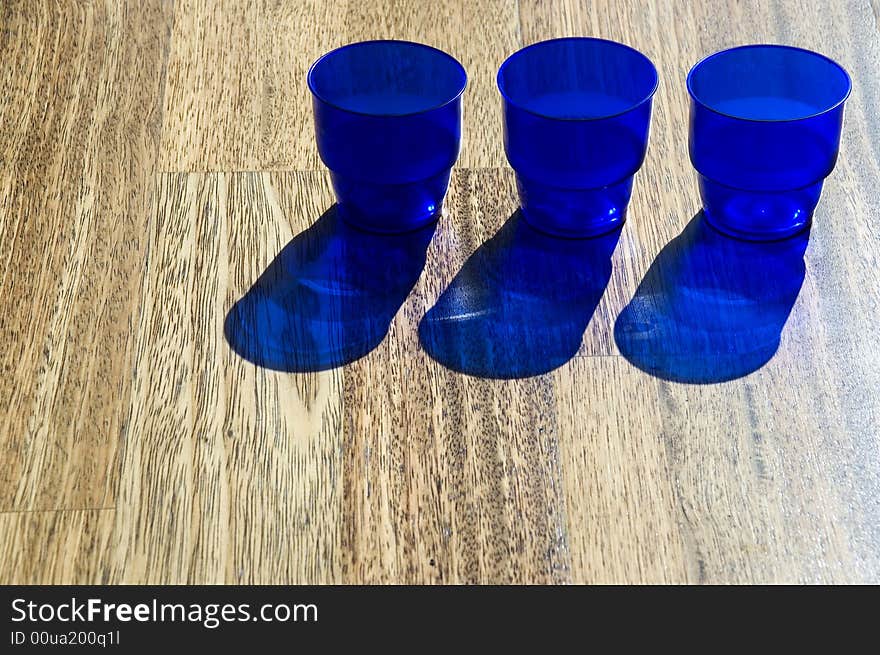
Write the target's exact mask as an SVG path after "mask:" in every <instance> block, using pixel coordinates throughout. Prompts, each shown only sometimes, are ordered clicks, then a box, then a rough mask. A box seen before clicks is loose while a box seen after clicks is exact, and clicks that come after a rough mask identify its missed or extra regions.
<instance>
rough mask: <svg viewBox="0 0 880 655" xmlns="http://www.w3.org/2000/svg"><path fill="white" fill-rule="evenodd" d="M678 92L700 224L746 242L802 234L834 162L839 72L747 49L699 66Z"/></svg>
mask: <svg viewBox="0 0 880 655" xmlns="http://www.w3.org/2000/svg"><path fill="white" fill-rule="evenodd" d="M687 87H688V92H689V93H690V96H691V119H690V156H691V162H692V163H693V165H694V168H696V169H697V173H698V174H699V185H700V195H701V196H702V199H703V208H704V209H705V213H706V218H707V219H708V221H709V223H710V224H711V225H712V226H713V227H715V228H716V229H718V230H720V231H721V232H724V233H725V234H728V235H730V236H734V237H738V238H742V239H748V240H755V241H772V240H776V239H783V238H786V237H789V236H791V235H793V234H796V233H798V232H800V231H801V230H804V229H806V228H807V227H809V225H810V223H811V221H812V218H813V210H815V208H816V204H817V203H818V202H819V194H820V193H821V192H822V183H823V181H824V180H825V178H826V177H827V176H828V175H829V174H830V173H831V171H832V170H833V169H834V164H835V162H836V161H837V152H838V150H839V148H840V130H841V126H842V123H843V105H844V101H845V100H846V99H847V97H848V96H849V92H850V89H851V87H852V84H851V82H850V78H849V75H847V73H846V71H845V70H844V69H843V68H842V67H841V66H840V65H839V64H837V63H835V62H833V61H832V60H830V59H828V58H827V57H825V56H823V55H820V54H817V53H815V52H810V51H809V50H802V49H800V48H793V47H790V46H779V45H748V46H741V47H738V48H732V49H730V50H723V51H722V52H718V53H716V54H714V55H711V56H709V57H707V58H706V59H703V60H702V61H701V62H699V63H698V64H697V65H696V66H694V67H693V68H692V69H691V72H690V73H689V74H688V78H687Z"/></svg>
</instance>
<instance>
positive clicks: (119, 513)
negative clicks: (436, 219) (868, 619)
mask: <svg viewBox="0 0 880 655" xmlns="http://www.w3.org/2000/svg"><path fill="white" fill-rule="evenodd" d="M564 35H595V36H601V37H607V38H611V39H615V40H619V41H623V42H625V43H628V44H630V45H633V46H635V47H637V48H639V49H640V50H641V51H643V52H644V53H645V54H647V55H648V56H649V57H650V58H651V59H652V60H653V61H654V62H655V63H656V65H657V67H658V69H659V72H660V80H661V81H660V88H659V91H658V93H657V96H656V99H655V110H654V118H653V125H652V135H651V144H650V148H649V154H648V159H647V161H646V163H645V166H644V168H643V170H642V172H641V173H640V174H639V176H638V177H637V179H636V189H635V192H634V197H633V201H632V205H631V208H630V213H629V220H628V222H627V224H626V226H625V228H624V230H623V234H622V236H621V239H620V242H619V244H618V246H617V248H616V251H615V252H614V256H613V272H612V274H611V279H610V283H609V286H608V289H607V291H606V292H605V294H604V296H603V298H602V300H601V302H600V304H599V306H598V308H597V310H596V312H595V315H594V316H593V318H592V321H591V322H590V323H589V326H588V327H587V329H586V332H585V334H584V339H583V343H582V345H581V347H580V350H579V351H578V353H577V355H576V356H575V357H574V358H572V359H571V360H570V361H568V362H567V363H565V364H563V365H562V366H560V367H558V368H557V369H555V370H553V371H552V372H549V373H547V374H544V375H540V376H536V377H530V378H525V379H518V380H507V381H505V380H493V379H486V378H480V377H472V376H467V375H462V374H461V373H456V372H454V371H452V370H450V369H448V368H445V367H443V366H442V365H441V364H439V363H438V362H436V361H435V360H434V359H432V358H430V357H428V355H427V354H426V353H425V352H424V351H423V350H422V349H421V348H420V346H419V339H418V334H417V327H418V323H419V320H420V319H421V318H422V316H423V315H424V314H425V312H426V311H427V310H428V309H430V308H431V307H432V306H433V305H434V303H435V301H436V300H437V298H438V297H439V296H440V294H441V292H442V291H443V290H444V288H446V286H447V285H448V284H449V283H450V282H451V281H452V280H453V278H454V277H455V275H456V273H457V272H458V271H459V269H460V268H461V266H462V264H463V263H464V262H465V260H466V259H467V258H468V257H469V256H470V255H471V253H473V252H474V251H475V250H476V249H477V248H478V247H479V246H480V244H481V243H483V242H484V241H486V240H487V239H489V238H490V237H491V236H492V235H493V234H494V233H495V232H496V231H497V230H498V229H499V228H500V227H501V225H502V224H503V223H504V221H505V220H506V219H507V218H508V217H509V216H510V215H511V213H512V212H513V210H514V209H515V208H516V201H515V191H514V188H513V180H512V174H511V172H510V171H509V169H508V168H507V165H506V162H505V158H504V153H503V148H502V140H501V116H500V102H499V98H498V93H497V90H496V88H495V80H494V77H495V71H496V70H497V67H498V65H499V64H500V63H501V62H502V60H503V59H504V58H505V57H506V56H507V55H509V54H510V53H511V52H513V51H514V50H516V49H518V48H519V47H521V46H522V45H524V44H528V43H532V42H534V41H538V40H542V39H545V38H550V37H556V36H564ZM376 37H386V38H387V37H396V38H404V39H411V40H418V41H422V42H426V43H430V44H433V45H435V46H438V47H441V48H443V49H445V50H447V51H448V52H450V53H451V54H453V55H454V56H456V57H457V58H458V59H459V60H460V61H461V62H462V63H463V64H464V65H465V67H466V68H467V70H468V72H469V76H470V85H469V88H468V90H467V92H466V94H465V99H464V100H465V129H464V143H463V149H462V154H461V158H460V160H459V165H458V168H457V169H456V172H455V173H454V175H453V181H452V185H451V189H450V192H449V198H448V201H447V206H446V209H445V214H444V217H443V218H442V220H441V221H440V223H439V226H438V227H437V231H436V233H435V235H434V238H433V241H432V243H431V246H430V248H429V250H428V255H427V264H426V266H425V269H424V272H423V273H422V275H421V277H420V279H419V281H418V282H417V283H416V286H415V288H414V289H413V291H412V293H411V294H410V295H409V297H408V298H407V299H406V301H405V303H404V305H403V307H402V308H401V310H400V311H399V313H398V314H397V316H396V318H395V319H394V321H393V323H392V325H391V328H390V331H389V334H388V336H387V337H386V338H385V339H384V341H383V342H382V343H381V344H380V345H379V346H378V347H377V348H376V349H375V350H374V351H373V352H371V353H369V354H368V355H367V356H365V357H363V358H361V359H359V360H357V361H355V362H353V363H351V364H348V365H346V366H344V367H342V368H337V369H334V370H328V371H324V372H319V373H303V374H293V373H282V372H275V371H270V370H267V369H264V368H260V367H257V366H255V365H254V364H252V363H250V362H248V361H246V360H245V359H243V358H241V357H239V356H238V355H237V354H235V353H234V352H233V351H232V350H231V349H230V347H229V345H228V344H227V341H226V339H225V338H224V333H223V321H224V316H225V315H226V313H227V312H228V311H229V309H230V307H232V305H233V304H234V303H235V301H236V300H238V299H239V298H240V297H241V296H242V294H244V293H245V292H246V291H247V290H248V288H249V287H250V286H251V285H252V284H253V283H254V281H255V280H256V279H257V277H258V276H259V275H260V273H262V272H263V271H264V270H265V269H266V267H267V266H268V265H269V263H270V262H271V261H272V259H273V257H274V256H275V255H276V254H277V253H278V252H279V251H280V249H281V248H282V247H283V246H284V245H285V244H286V243H288V242H289V241H290V240H291V238H292V237H294V236H295V235H296V234H297V233H299V232H301V231H303V230H304V229H306V228H307V227H308V226H309V225H310V224H311V223H312V222H313V221H315V220H316V219H317V218H318V217H319V216H321V214H322V213H323V212H324V211H325V210H326V209H328V208H329V207H330V206H331V205H332V203H333V195H332V190H331V189H330V186H329V182H328V179H327V174H326V172H325V170H324V169H323V167H322V165H321V163H320V161H319V159H318V157H317V153H316V150H315V145H314V136H313V126H312V122H311V104H310V100H309V94H308V90H307V87H306V83H305V73H306V70H307V68H308V65H309V63H310V62H311V61H312V60H313V59H315V58H316V57H317V56H318V55H319V54H321V53H323V52H325V51H327V50H328V49H331V48H333V47H335V46H338V45H341V44H343V43H346V42H350V41H356V40H362V39H366V38H376ZM765 41H769V42H783V43H791V44H796V45H800V46H804V47H808V48H812V49H816V50H819V51H821V52H823V53H825V54H828V55H829V56H831V57H833V58H834V59H836V60H837V61H839V62H841V63H842V64H843V65H844V66H845V67H846V68H847V69H848V70H849V71H850V73H851V74H852V76H853V80H854V89H853V93H852V97H851V99H850V100H849V104H848V107H847V114H846V124H845V129H844V136H843V143H842V153H841V157H840V160H839V163H838V165H837V169H836V170H835V172H834V174H833V175H832V177H831V178H830V179H829V180H828V183H827V184H826V189H825V192H824V195H823V199H822V203H821V205H820V208H819V210H818V212H817V216H816V221H815V225H814V228H813V231H812V235H811V237H810V240H809V247H808V249H807V252H806V256H805V262H806V276H805V280H804V282H803V287H802V289H801V290H800V294H799V295H798V297H797V301H796V303H795V304H794V307H793V310H792V311H791V315H790V316H789V317H788V320H787V323H786V324H785V329H784V331H783V332H782V338H781V345H780V347H779V350H778V352H777V353H776V355H775V356H774V357H773V359H772V360H771V361H770V362H769V363H767V364H766V365H765V366H763V367H762V368H760V369H759V370H757V371H756V372H754V373H752V374H750V375H747V376H745V377H741V378H739V379H735V380H733V381H730V382H725V383H717V384H702V385H696V384H683V383H677V382H669V381H664V380H663V379H660V378H659V377H657V376H652V375H649V374H647V373H645V372H643V371H641V370H639V368H637V367H636V366H634V365H633V364H632V363H630V361H629V360H628V359H627V358H625V357H622V356H621V353H620V351H619V350H618V346H617V345H616V343H615V339H614V325H615V320H616V319H617V317H618V315H619V314H620V312H621V311H622V310H623V308H624V307H625V306H626V305H627V304H628V303H629V302H630V300H631V299H632V298H633V294H634V293H635V292H636V289H637V287H638V286H639V284H640V282H641V281H642V280H643V278H644V277H645V275H646V273H647V272H648V270H649V268H650V267H651V264H652V262H653V261H654V260H655V258H657V256H658V253H660V251H661V250H662V249H663V247H664V246H665V245H666V244H667V243H668V242H670V241H671V240H672V239H674V238H675V237H677V236H678V235H679V234H680V233H681V232H682V230H683V229H684V228H685V226H686V225H687V224H688V223H689V222H690V221H691V219H692V217H693V216H694V215H695V214H696V213H697V211H698V210H699V198H698V195H697V189H696V184H695V179H694V174H693V172H692V169H691V167H690V164H689V161H688V156H687V142H686V135H687V106H688V99H687V92H686V90H685V85H684V77H685V75H686V73H687V71H688V69H689V68H690V66H691V65H692V64H693V63H694V62H696V61H697V60H698V59H699V58H701V57H703V56H705V55H707V54H709V53H711V52H713V51H715V50H719V49H722V48H724V47H729V46H732V45H735V44H741V43H748V42H765ZM0 62H2V64H0V81H2V88H3V93H2V96H0V163H2V168H0V408H2V409H0V582H2V583H12V582H18V583H49V582H56V583H74V582H76V583H102V582H104V583H107V582H111V583H122V582H125V583H143V582H149V583H216V582H229V583H306V582H315V583H325V582H341V583H465V582H480V583H509V582H512V583H525V582H534V583H545V582H693V583H697V582H708V583H725V582H750V581H762V582H857V581H873V582H880V348H878V346H877V342H878V337H880V322H878V309H880V301H878V288H880V286H878V283H880V239H878V225H880V163H878V162H880V112H878V107H880V72H878V70H880V69H878V67H880V4H878V3H877V0H873V4H872V2H871V1H869V0H847V1H846V2H839V3H830V2H826V1H820V0H791V1H788V0H786V1H779V0H777V1H770V2H767V1H757V0H752V1H747V2H746V1H743V2H740V1H733V0H731V1H730V2H720V1H719V2H715V1H713V2H690V1H685V0H680V1H677V2H676V1H671V0H670V1H660V0H658V1H656V2H650V1H643V2H642V1H637V0H629V1H621V0H607V1H606V0H592V1H590V2H587V1H574V0H566V1H559V2H550V1H542V0H520V1H519V2H518V1H517V0H485V1H481V2H476V1H471V0H443V1H439V0H434V1H432V2H422V1H420V0H399V1H391V0H389V1H375V0H352V1H350V2H344V1H340V2H331V1H330V0H284V1H282V0H277V1H273V0H252V1H250V2H248V1H245V0H238V1H233V0H175V1H174V2H172V1H170V0H137V1H132V2H122V1H119V2H112V1H110V0H108V1H107V2H99V1H97V0H96V1H92V2H87V1H79V0H78V1H76V2H74V1H73V0H57V1H53V2H48V1H42V0H20V1H16V0H11V1H7V2H4V3H2V8H0ZM696 318H697V319H698V320H699V318H700V317H696Z"/></svg>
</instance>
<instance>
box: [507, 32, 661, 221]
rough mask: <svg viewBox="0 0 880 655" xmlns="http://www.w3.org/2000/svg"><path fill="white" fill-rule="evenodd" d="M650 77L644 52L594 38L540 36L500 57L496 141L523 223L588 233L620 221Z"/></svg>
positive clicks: (642, 143) (639, 153)
mask: <svg viewBox="0 0 880 655" xmlns="http://www.w3.org/2000/svg"><path fill="white" fill-rule="evenodd" d="M657 81H658V78H657V69H656V68H654V65H653V64H652V63H651V61H650V60H649V59H648V58H647V57H645V55H643V54H641V53H640V52H638V51H637V50H633V49H632V48H630V47H629V46H625V45H623V44H620V43H615V42H613V41H605V40H603V39H593V38H565V39H553V40H551V41H542V42H540V43H535V44H534V45H530V46H528V47H526V48H523V49H522V50H520V51H518V52H515V53H514V54H512V55H511V56H510V57H508V58H507V59H506V60H505V61H504V63H503V64H501V68H500V69H499V70H498V89H499V91H500V92H501V95H502V97H503V100H504V147H505V150H506V152H507V159H508V161H509V162H510V165H511V166H512V167H513V170H514V171H515V172H516V181H517V189H518V191H519V197H520V204H521V205H522V211H523V216H524V217H525V219H526V220H527V221H528V222H529V223H530V224H531V225H532V226H533V227H535V228H537V229H539V230H541V231H544V232H547V233H550V234H554V235H558V236H565V237H591V236H598V235H600V234H605V233H607V232H610V231H612V230H614V229H615V228H617V227H618V226H619V225H620V224H621V223H623V221H624V220H625V218H626V209H627V205H628V204H629V199H630V195H631V193H632V184H633V176H634V175H635V173H636V171H638V169H639V168H640V167H641V165H642V162H643V161H644V159H645V151H646V149H647V145H648V128H649V124H650V120H651V102H652V98H653V96H654V92H655V91H656V90H657Z"/></svg>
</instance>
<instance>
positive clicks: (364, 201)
mask: <svg viewBox="0 0 880 655" xmlns="http://www.w3.org/2000/svg"><path fill="white" fill-rule="evenodd" d="M450 172H451V171H449V170H447V171H443V172H442V173H440V174H438V175H435V176H434V177H430V178H427V179H424V180H419V181H416V182H409V183H406V184H375V183H372V182H365V181H363V180H355V179H351V178H347V177H343V176H340V175H337V174H336V173H333V172H332V171H331V175H330V177H331V180H332V182H333V190H334V191H335V192H336V199H337V202H338V205H339V216H340V217H342V219H343V220H345V222H346V223H348V224H349V225H353V226H354V227H357V228H359V229H362V230H366V231H368V232H378V233H381V234H401V233H404V232H411V231H413V230H418V229H419V228H422V227H425V226H426V225H429V224H431V223H433V222H435V221H436V220H437V219H438V218H439V217H440V213H441V211H442V209H443V198H444V197H445V196H446V189H447V188H448V186H449V175H450Z"/></svg>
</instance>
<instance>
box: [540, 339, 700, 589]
mask: <svg viewBox="0 0 880 655" xmlns="http://www.w3.org/2000/svg"><path fill="white" fill-rule="evenodd" d="M553 381H554V384H555V386H556V388H557V390H558V391H557V399H556V405H555V408H554V409H555V411H556V414H557V416H558V419H557V420H558V424H559V459H560V462H561V466H562V480H563V486H564V489H565V496H564V502H565V505H564V506H565V510H566V517H567V522H566V534H567V541H568V550H569V553H570V554H571V577H572V580H573V581H574V582H578V583H586V584H637V583H642V584H644V583H665V584H669V583H681V582H688V581H690V580H693V579H695V578H696V576H695V575H694V571H693V569H694V563H695V558H693V557H692V554H691V552H690V551H689V549H688V547H687V546H688V544H687V543H686V541H685V539H684V537H683V535H682V532H681V529H680V525H679V524H680V517H679V512H678V507H677V504H676V496H675V489H674V480H673V479H672V476H671V473H672V470H671V467H670V462H669V460H668V457H667V446H666V443H665V434H664V430H663V422H662V414H661V412H660V408H659V404H658V387H659V383H658V381H657V380H654V379H653V378H650V377H647V376H645V375H644V374H642V373H641V372H639V371H636V370H634V369H632V368H631V367H630V366H629V365H628V364H627V363H626V362H624V361H623V360H622V359H620V358H617V357H583V358H577V359H575V360H573V361H572V362H571V363H570V364H569V365H567V366H564V367H562V368H560V369H559V370H557V371H555V372H554V373H553Z"/></svg>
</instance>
